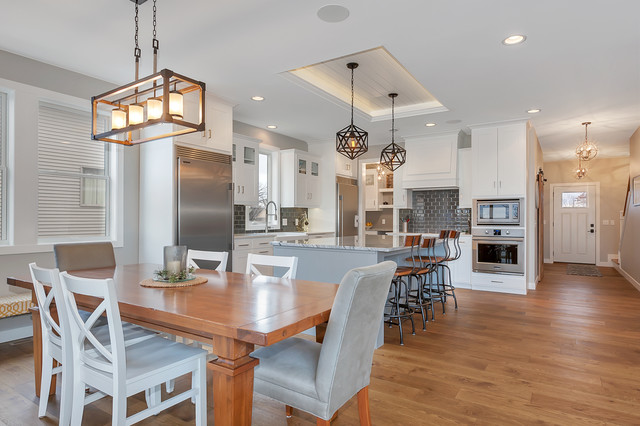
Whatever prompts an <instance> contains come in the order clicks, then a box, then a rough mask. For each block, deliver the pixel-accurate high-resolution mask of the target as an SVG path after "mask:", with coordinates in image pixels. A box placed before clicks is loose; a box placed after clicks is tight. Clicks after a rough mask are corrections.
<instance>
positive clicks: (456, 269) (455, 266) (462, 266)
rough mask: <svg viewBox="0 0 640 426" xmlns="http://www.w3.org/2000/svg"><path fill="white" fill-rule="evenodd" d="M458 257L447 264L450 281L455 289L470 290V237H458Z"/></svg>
mask: <svg viewBox="0 0 640 426" xmlns="http://www.w3.org/2000/svg"><path fill="white" fill-rule="evenodd" d="M459 243H460V250H461V254H460V257H459V258H458V259H456V260H454V261H453V262H449V268H450V269H451V279H452V280H453V285H454V286H455V287H456V288H471V236H470V235H464V236H461V237H460V240H459Z"/></svg>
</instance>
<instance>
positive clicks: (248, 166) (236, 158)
mask: <svg viewBox="0 0 640 426" xmlns="http://www.w3.org/2000/svg"><path fill="white" fill-rule="evenodd" d="M259 145H260V141H259V140H258V139H254V138H250V137H248V136H243V135H238V134H235V135H233V146H232V156H231V159H232V165H233V203H234V204H241V205H245V206H257V205H258V146H259Z"/></svg>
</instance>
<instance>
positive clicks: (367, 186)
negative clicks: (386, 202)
mask: <svg viewBox="0 0 640 426" xmlns="http://www.w3.org/2000/svg"><path fill="white" fill-rule="evenodd" d="M378 203H379V200H378V171H377V170H375V169H367V172H366V174H365V177H364V209H365V210H369V211H371V210H380V206H379V204H378Z"/></svg>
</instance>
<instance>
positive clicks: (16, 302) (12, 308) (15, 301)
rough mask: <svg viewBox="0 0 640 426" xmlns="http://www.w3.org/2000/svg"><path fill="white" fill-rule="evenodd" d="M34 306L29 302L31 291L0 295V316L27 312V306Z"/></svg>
mask: <svg viewBox="0 0 640 426" xmlns="http://www.w3.org/2000/svg"><path fill="white" fill-rule="evenodd" d="M32 306H34V304H33V303H32V302H31V293H20V294H12V295H9V296H1V297H0V318H7V317H12V316H14V315H22V314H28V313H29V308H30V307H32Z"/></svg>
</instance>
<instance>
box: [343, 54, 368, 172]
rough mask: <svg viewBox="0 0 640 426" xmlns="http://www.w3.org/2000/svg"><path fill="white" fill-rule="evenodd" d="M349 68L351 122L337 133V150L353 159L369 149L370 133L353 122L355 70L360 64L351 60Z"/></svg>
mask: <svg viewBox="0 0 640 426" xmlns="http://www.w3.org/2000/svg"><path fill="white" fill-rule="evenodd" d="M347 68H349V69H350V70H351V124H350V125H348V126H347V127H345V128H344V129H342V130H340V131H339V132H337V133H336V151H338V152H339V153H340V154H342V155H344V156H345V157H348V158H350V159H352V160H353V159H354V158H356V157H359V156H361V155H362V154H364V153H365V152H367V151H368V150H369V145H368V143H367V141H368V139H369V134H368V133H367V132H365V131H364V130H362V129H361V128H360V127H358V126H355V125H354V124H353V70H354V69H356V68H358V64H357V63H356V62H349V63H348V64H347Z"/></svg>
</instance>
